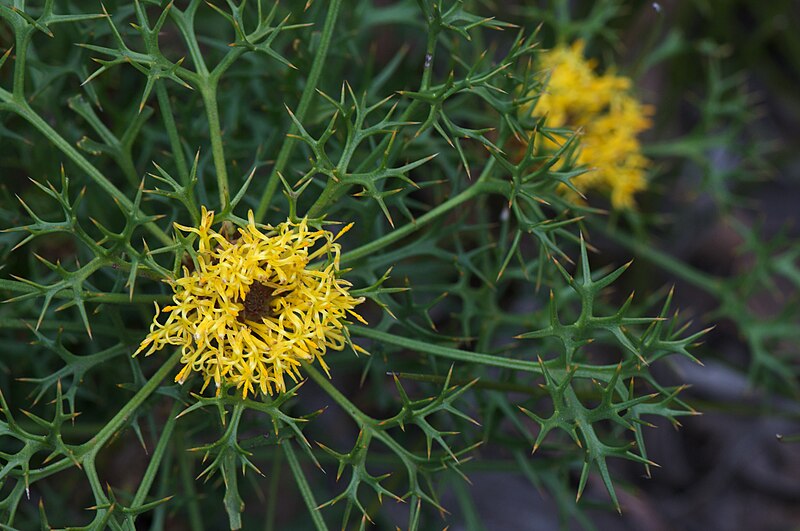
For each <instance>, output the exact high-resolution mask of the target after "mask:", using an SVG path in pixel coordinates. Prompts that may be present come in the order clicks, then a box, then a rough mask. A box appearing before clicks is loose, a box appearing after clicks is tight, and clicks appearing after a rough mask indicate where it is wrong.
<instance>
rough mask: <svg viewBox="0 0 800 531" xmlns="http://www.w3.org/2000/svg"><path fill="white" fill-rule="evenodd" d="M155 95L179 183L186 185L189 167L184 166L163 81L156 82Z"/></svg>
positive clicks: (184, 162)
mask: <svg viewBox="0 0 800 531" xmlns="http://www.w3.org/2000/svg"><path fill="white" fill-rule="evenodd" d="M156 96H157V97H158V109H159V110H160V111H161V118H162V119H163V120H164V129H166V130H167V137H168V138H169V144H170V147H171V148H172V153H173V157H174V159H175V167H176V168H177V169H178V176H179V177H180V180H181V183H182V184H183V185H184V186H186V185H187V184H189V168H188V167H187V166H186V159H184V157H183V146H182V145H181V137H180V134H178V126H177V125H176V124H175V115H174V114H173V112H172V104H171V103H170V101H169V93H168V92H167V87H165V86H164V83H156Z"/></svg>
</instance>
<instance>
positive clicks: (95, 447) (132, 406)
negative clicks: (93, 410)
mask: <svg viewBox="0 0 800 531" xmlns="http://www.w3.org/2000/svg"><path fill="white" fill-rule="evenodd" d="M180 359H181V351H180V350H176V351H175V352H174V353H173V354H172V356H170V357H169V358H168V359H167V360H166V361H164V364H163V365H161V367H160V368H159V369H158V370H157V371H156V373H155V374H154V375H153V376H152V377H151V378H150V379H149V380H148V381H147V383H145V384H144V385H143V386H142V388H141V389H139V391H138V392H137V393H136V394H135V395H133V397H132V398H131V399H130V400H129V401H128V402H127V403H126V404H125V405H124V406H123V407H122V409H120V410H119V412H117V414H116V415H114V417H113V418H112V419H111V420H109V421H108V423H107V424H106V425H105V426H104V427H103V429H101V430H100V431H98V432H97V435H95V436H94V437H92V438H91V439H90V440H88V441H87V442H85V443H84V444H82V445H81V446H80V447H79V449H78V453H79V454H82V455H83V457H82V461H88V460H93V459H94V458H95V456H96V455H97V454H98V453H99V452H100V450H101V449H102V448H103V446H104V445H105V443H106V442H108V440H109V439H110V438H111V437H112V436H113V435H114V434H115V433H117V431H119V429H120V428H121V427H122V426H123V425H124V424H125V423H126V422H128V421H129V420H130V418H131V416H132V415H133V413H134V412H135V411H136V410H137V409H138V408H139V406H141V405H142V404H143V403H144V401H145V400H147V398H148V397H149V396H150V395H151V394H152V393H153V391H155V390H156V389H157V388H158V386H159V385H161V382H162V381H163V380H164V378H166V377H167V375H168V374H169V373H170V371H172V369H173V367H175V365H177V363H178V361H180Z"/></svg>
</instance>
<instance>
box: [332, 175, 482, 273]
mask: <svg viewBox="0 0 800 531" xmlns="http://www.w3.org/2000/svg"><path fill="white" fill-rule="evenodd" d="M492 160H494V159H492ZM490 164H491V163H490ZM488 166H489V164H487V167H488ZM485 175H488V173H485ZM488 189H489V187H488V186H487V183H485V181H482V180H481V179H478V181H477V182H475V184H473V185H472V186H470V187H469V188H467V189H466V190H464V191H462V192H461V193H459V194H457V195H455V196H454V197H451V198H450V199H448V200H447V201H445V202H444V203H442V204H440V205H439V206H437V207H436V208H434V209H433V210H431V211H429V212H427V213H425V214H423V215H422V216H420V217H419V218H417V219H416V220H414V221H412V222H411V223H406V224H405V225H403V226H402V227H400V228H399V229H395V230H393V231H392V232H390V233H389V234H386V235H384V236H381V237H380V238H378V239H376V240H373V241H371V242H369V243H367V244H365V245H362V246H361V247H357V248H355V249H353V250H352V251H348V252H346V253H344V254H342V258H341V262H342V264H346V263H349V262H354V261H356V260H358V259H360V258H363V257H364V256H368V255H370V254H372V253H374V252H376V251H378V250H380V249H383V248H384V247H386V246H387V245H391V244H392V243H394V242H396V241H399V240H402V239H403V238H405V237H406V236H408V235H410V234H413V233H414V232H416V231H418V230H420V229H421V228H422V227H424V226H425V225H427V224H428V223H430V222H432V221H434V220H435V219H436V218H438V217H440V216H442V215H444V214H446V213H447V212H450V211H451V210H453V209H454V208H456V207H458V206H460V205H461V204H463V203H465V202H467V201H469V200H470V199H472V198H473V197H476V196H478V195H480V194H481V193H483V192H485V191H487V190H488Z"/></svg>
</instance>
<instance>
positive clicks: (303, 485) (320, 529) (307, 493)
mask: <svg viewBox="0 0 800 531" xmlns="http://www.w3.org/2000/svg"><path fill="white" fill-rule="evenodd" d="M281 448H283V453H284V455H285V456H286V461H287V462H288V463H289V468H291V469H292V474H293V475H294V479H295V481H296V482H297V488H298V489H300V494H301V495H302V496H303V501H304V502H305V503H306V508H307V509H308V513H309V514H310V515H311V520H312V521H313V522H314V527H316V528H317V531H327V529H328V526H327V525H325V520H323V519H322V514H320V512H319V509H318V507H319V504H318V503H317V501H316V500H315V499H314V493H313V492H311V487H310V486H309V485H308V481H307V480H306V476H305V474H304V473H303V468H302V467H301V466H300V462H299V461H298V460H297V456H296V455H295V453H294V448H292V441H290V440H285V441H283V442H282V443H281Z"/></svg>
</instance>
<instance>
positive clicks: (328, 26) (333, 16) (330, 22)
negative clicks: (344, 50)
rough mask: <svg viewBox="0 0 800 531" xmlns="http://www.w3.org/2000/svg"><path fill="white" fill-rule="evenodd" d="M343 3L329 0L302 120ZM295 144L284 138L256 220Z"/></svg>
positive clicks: (302, 100)
mask: <svg viewBox="0 0 800 531" xmlns="http://www.w3.org/2000/svg"><path fill="white" fill-rule="evenodd" d="M341 3H342V0H330V2H329V6H328V14H327V16H326V17H325V24H324V25H323V27H322V35H321V37H320V41H319V47H318V48H317V53H316V56H315V57H314V62H313V63H312V65H311V71H310V72H309V73H308V78H306V83H305V87H304V88H303V94H302V95H301V96H300V102H299V103H298V105H297V109H295V111H294V115H295V117H296V118H297V120H298V121H300V122H302V121H303V119H304V118H305V115H306V112H307V111H308V107H309V105H310V104H311V98H312V97H313V96H314V93H315V92H316V90H317V84H318V83H319V76H320V74H321V73H322V68H323V66H324V65H325V60H326V58H327V56H328V47H329V46H330V43H331V38H332V37H333V30H334V28H335V27H336V20H337V18H338V15H339V7H340V6H341ZM289 134H297V127H296V126H295V125H294V123H292V126H291V127H290V128H289ZM294 145H295V141H294V139H292V138H289V137H286V138H285V139H284V141H283V145H282V146H281V150H280V151H279V152H278V157H277V159H276V160H275V166H273V168H272V172H271V173H270V176H269V180H268V181H267V186H266V188H265V189H264V192H263V194H262V195H261V200H260V201H259V203H258V208H257V209H256V213H255V219H256V221H262V220H263V219H264V216H265V215H266V213H267V209H268V208H269V205H270V203H271V202H272V197H273V196H274V195H275V190H276V189H277V187H278V183H279V182H280V179H279V177H278V174H279V173H280V172H282V171H283V170H284V168H285V167H286V163H287V162H288V161H289V157H290V156H291V154H292V150H293V149H294Z"/></svg>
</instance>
